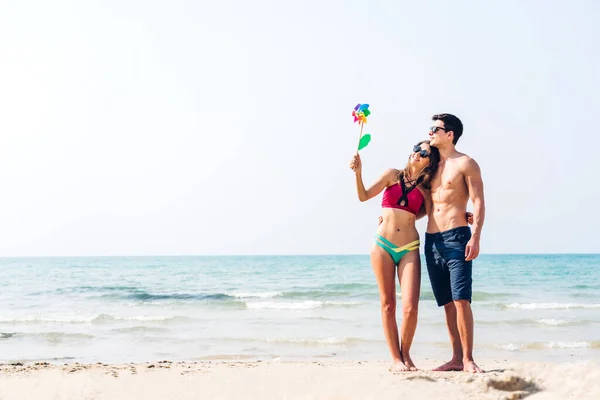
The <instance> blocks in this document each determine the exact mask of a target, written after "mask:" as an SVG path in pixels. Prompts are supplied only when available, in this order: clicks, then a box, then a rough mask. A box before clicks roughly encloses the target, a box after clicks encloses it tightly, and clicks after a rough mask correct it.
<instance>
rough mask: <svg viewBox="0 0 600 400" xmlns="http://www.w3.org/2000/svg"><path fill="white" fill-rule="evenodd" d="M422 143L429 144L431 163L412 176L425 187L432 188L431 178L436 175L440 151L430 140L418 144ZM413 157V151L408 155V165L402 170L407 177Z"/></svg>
mask: <svg viewBox="0 0 600 400" xmlns="http://www.w3.org/2000/svg"><path fill="white" fill-rule="evenodd" d="M422 144H429V149H430V151H429V164H427V166H426V167H425V168H423V170H422V171H421V172H419V174H418V175H417V176H411V180H416V181H417V184H421V185H423V187H424V188H425V189H430V188H431V180H432V179H433V176H434V175H435V173H436V171H437V169H438V165H439V163H440V151H439V150H438V149H437V148H436V147H433V146H431V144H430V143H429V140H422V141H420V142H419V143H417V144H416V146H420V145H422ZM411 157H412V153H411V154H410V155H409V156H408V162H407V163H406V167H404V169H403V170H401V171H400V173H401V174H402V176H403V177H407V176H409V175H408V172H409V171H410V158H411Z"/></svg>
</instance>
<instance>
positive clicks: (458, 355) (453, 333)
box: [434, 301, 463, 371]
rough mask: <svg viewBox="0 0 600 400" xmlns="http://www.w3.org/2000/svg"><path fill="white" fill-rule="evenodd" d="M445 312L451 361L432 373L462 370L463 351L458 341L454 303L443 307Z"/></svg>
mask: <svg viewBox="0 0 600 400" xmlns="http://www.w3.org/2000/svg"><path fill="white" fill-rule="evenodd" d="M444 311H445V312H446V326H447V327H448V335H449V336H450V345H451V346H452V359H451V360H450V361H448V362H447V363H445V364H443V365H440V366H439V367H437V368H436V369H434V371H462V370H463V350H462V345H461V340H460V333H459V332H460V331H459V329H458V325H457V320H456V316H457V310H456V306H455V305H454V302H452V301H451V302H449V303H448V304H445V305H444Z"/></svg>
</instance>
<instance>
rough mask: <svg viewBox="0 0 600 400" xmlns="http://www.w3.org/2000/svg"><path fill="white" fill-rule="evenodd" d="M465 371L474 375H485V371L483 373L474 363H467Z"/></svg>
mask: <svg viewBox="0 0 600 400" xmlns="http://www.w3.org/2000/svg"><path fill="white" fill-rule="evenodd" d="M463 371H465V372H472V373H474V374H476V373H479V374H481V373H483V372H484V371H483V370H482V369H481V368H479V367H478V366H477V364H475V362H474V361H467V362H466V363H465V366H464V368H463Z"/></svg>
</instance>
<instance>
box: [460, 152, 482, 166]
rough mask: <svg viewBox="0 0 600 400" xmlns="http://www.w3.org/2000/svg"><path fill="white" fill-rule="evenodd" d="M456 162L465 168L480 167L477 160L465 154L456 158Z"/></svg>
mask: <svg viewBox="0 0 600 400" xmlns="http://www.w3.org/2000/svg"><path fill="white" fill-rule="evenodd" d="M456 161H457V162H458V163H459V164H460V165H461V167H464V168H470V167H476V166H478V164H477V161H475V159H474V158H473V157H471V156H469V155H467V154H465V153H458V154H457V156H456Z"/></svg>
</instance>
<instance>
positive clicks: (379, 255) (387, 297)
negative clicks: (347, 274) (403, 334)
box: [371, 245, 408, 371]
mask: <svg viewBox="0 0 600 400" xmlns="http://www.w3.org/2000/svg"><path fill="white" fill-rule="evenodd" d="M371 266H372V267H373V272H374V273H375V279H376V280H377V286H378V287H379V299H380V300H381V319H382V322H383V332H384V333H385V339H386V340H387V344H388V347H389V349H390V352H391V353H392V359H393V360H394V365H393V366H392V369H393V370H401V371H406V370H408V368H407V367H406V366H405V365H404V363H403V362H402V358H401V354H400V342H399V338H398V325H397V323H396V279H395V278H396V266H395V264H394V261H393V260H392V257H391V256H390V255H389V254H388V252H387V251H385V250H384V249H382V248H381V247H379V246H377V245H373V248H372V249H371Z"/></svg>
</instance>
